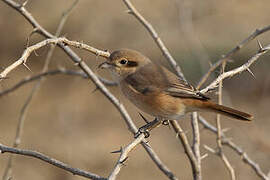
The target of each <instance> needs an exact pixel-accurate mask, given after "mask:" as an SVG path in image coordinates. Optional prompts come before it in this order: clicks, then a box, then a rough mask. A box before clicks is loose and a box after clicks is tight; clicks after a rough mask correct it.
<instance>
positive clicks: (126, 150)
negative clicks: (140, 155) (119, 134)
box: [108, 133, 144, 180]
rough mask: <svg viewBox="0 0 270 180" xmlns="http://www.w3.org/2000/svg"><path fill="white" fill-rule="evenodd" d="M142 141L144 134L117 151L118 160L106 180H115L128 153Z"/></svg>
mask: <svg viewBox="0 0 270 180" xmlns="http://www.w3.org/2000/svg"><path fill="white" fill-rule="evenodd" d="M143 139H144V134H143V133H142V134H140V136H138V137H137V138H136V139H135V140H134V141H132V142H131V143H130V144H128V145H127V146H126V147H124V148H121V149H120V151H118V152H119V153H120V156H119V159H118V161H117V163H116V164H115V167H114V168H113V170H112V172H111V173H110V175H109V177H108V180H115V179H116V176H117V175H118V173H119V172H120V170H121V168H122V167H123V165H124V163H125V161H126V160H127V158H128V156H127V155H128V153H129V152H130V151H132V149H134V148H135V147H136V146H137V145H138V144H140V143H141V142H142V141H143Z"/></svg>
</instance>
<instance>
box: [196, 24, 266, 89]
mask: <svg viewBox="0 0 270 180" xmlns="http://www.w3.org/2000/svg"><path fill="white" fill-rule="evenodd" d="M269 30H270V25H268V26H265V27H263V28H261V29H256V30H255V31H254V32H253V33H252V34H251V35H250V36H248V37H247V38H246V39H244V40H243V41H242V42H240V43H239V44H238V45H237V46H236V47H235V48H233V49H232V50H231V51H229V52H228V53H227V54H226V55H224V56H223V57H222V58H221V59H220V60H218V61H217V62H216V63H215V64H213V65H212V66H211V67H210V69H209V70H208V72H207V73H206V74H205V75H204V76H203V77H202V78H201V80H200V82H199V83H198V85H197V89H200V88H201V87H202V85H203V84H204V83H205V82H206V80H207V79H208V77H209V76H210V74H211V73H212V72H213V71H214V70H215V69H216V68H217V67H218V66H220V65H221V64H222V62H223V61H226V60H227V59H229V58H230V57H231V56H232V55H233V54H235V53H236V52H237V51H239V50H240V49H241V48H243V47H244V46H245V45H247V44H248V43H249V42H250V41H252V40H253V39H255V38H256V37H257V36H259V35H261V34H263V33H265V32H267V31H269Z"/></svg>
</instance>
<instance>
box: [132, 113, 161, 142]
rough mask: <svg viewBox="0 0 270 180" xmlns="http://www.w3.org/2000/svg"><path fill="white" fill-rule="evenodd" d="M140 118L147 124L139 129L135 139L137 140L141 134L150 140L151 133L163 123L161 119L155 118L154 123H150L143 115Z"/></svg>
mask: <svg viewBox="0 0 270 180" xmlns="http://www.w3.org/2000/svg"><path fill="white" fill-rule="evenodd" d="M140 116H141V117H142V118H143V120H144V121H145V122H146V124H145V125H143V126H142V127H140V128H139V130H138V132H136V133H135V135H134V137H135V138H137V137H138V136H139V135H140V134H141V133H144V135H145V138H148V137H149V136H150V131H151V130H152V129H154V128H155V127H158V126H159V125H160V124H161V123H162V121H161V120H160V119H159V118H155V119H154V120H153V121H150V122H149V121H148V120H147V119H146V118H145V117H144V116H143V115H142V114H140Z"/></svg>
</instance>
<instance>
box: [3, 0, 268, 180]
mask: <svg viewBox="0 0 270 180" xmlns="http://www.w3.org/2000/svg"><path fill="white" fill-rule="evenodd" d="M19 2H22V1H19ZM132 2H133V3H134V5H135V7H136V8H137V9H138V10H139V11H140V12H141V13H142V15H143V16H144V17H145V18H146V19H147V20H149V21H150V22H151V23H152V25H153V26H154V28H155V29H156V30H157V32H158V33H159V35H160V37H161V38H162V40H163V41H164V42H165V44H166V46H167V47H168V49H169V50H170V52H171V53H172V55H173V56H174V58H175V59H176V60H177V61H178V63H179V64H180V65H181V67H182V69H183V71H184V74H185V76H186V78H187V79H188V80H189V81H190V82H191V84H193V85H196V83H198V81H199V80H200V78H201V77H202V75H203V74H204V73H205V72H206V71H207V69H208V68H209V66H210V65H209V64H210V63H211V62H212V63H214V62H216V61H217V60H218V59H219V58H220V57H221V56H222V55H223V54H226V53H227V52H229V51H230V50H231V49H232V48H234V47H235V46H236V45H237V44H238V43H239V42H240V41H242V40H243V39H245V38H246V37H248V35H250V34H251V33H252V32H254V31H255V29H256V28H261V27H264V26H267V25H269V24H270V18H269V5H270V2H269V0H260V1H253V0H227V1H215V0H205V1H200V2H197V1H195V0H190V1H186V0H178V1H175V0H174V1H163V0H155V1H150V0H147V1H145V0H144V1H143V0H132ZM72 3H73V1H71V0H69V1H67V0H58V1H53V0H48V1H29V2H28V4H27V6H26V8H27V10H29V11H30V12H31V13H32V15H33V16H34V17H35V18H36V20H37V21H38V22H39V23H40V24H41V25H42V26H43V27H44V28H45V29H47V30H48V31H49V32H51V33H54V32H55V30H56V28H57V26H58V23H59V21H60V19H61V14H62V12H63V11H64V10H66V9H67V8H68V7H70V5H71V4H72ZM126 10H127V8H126V7H125V5H124V3H123V2H122V1H120V0H118V1H110V2H109V1H107V0H98V1H97V0H89V1H83V0H81V1H80V2H79V3H78V5H77V6H76V7H75V8H74V10H73V11H72V13H71V15H70V17H69V19H68V21H67V22H66V24H65V27H64V30H63V31H62V35H63V36H65V37H67V38H68V39H70V40H77V41H83V42H84V43H86V44H89V45H91V46H93V47H96V48H99V49H103V50H105V49H107V50H109V51H112V50H115V49H119V48H123V47H124V48H131V49H136V50H138V51H140V52H142V53H144V54H145V55H147V56H148V57H150V58H151V59H154V60H155V61H158V62H159V63H161V64H164V65H166V66H168V64H167V62H166V60H165V58H164V57H163V56H162V53H161V52H160V50H159V49H158V48H157V46H156V44H155V43H154V41H153V39H152V38H151V37H150V35H149V34H148V32H147V31H146V30H145V28H144V27H143V26H142V25H141V24H140V23H139V22H138V21H137V20H136V19H135V18H134V17H133V16H131V15H129V14H127V13H126ZM0 29H1V33H0V39H1V45H0V59H1V61H0V67H1V68H5V67H7V66H8V65H10V64H11V63H13V62H14V61H15V60H17V59H18V58H19V57H20V55H21V54H22V52H23V50H24V48H25V45H26V39H27V36H28V35H29V34H30V33H31V31H32V27H31V26H30V24H29V23H28V22H27V21H26V20H25V19H24V18H23V17H22V16H21V15H20V14H18V13H17V12H16V11H15V10H14V9H12V8H10V7H9V6H7V5H6V4H5V3H4V2H1V3H0ZM42 39H43V37H40V36H39V35H37V34H35V35H33V36H32V37H31V40H30V43H31V44H33V43H36V42H39V41H41V40H42ZM257 39H258V40H260V42H261V43H262V44H263V45H267V44H269V43H270V33H269V32H268V33H265V34H263V35H261V36H259V37H258V38H257ZM74 50H75V51H76V52H77V53H78V54H79V55H80V56H81V57H82V58H83V59H84V60H85V61H86V62H87V63H88V64H89V66H90V67H91V68H92V69H93V70H95V71H96V72H97V73H98V74H99V75H101V76H103V77H106V78H109V75H108V73H107V72H105V71H103V70H97V66H98V64H99V63H101V62H102V61H104V59H102V58H100V57H98V58H97V57H95V56H94V55H92V54H90V53H88V52H84V51H82V50H79V49H74ZM47 51H48V48H42V49H40V50H38V51H37V52H36V54H37V55H38V56H36V55H34V54H33V55H31V56H30V58H29V59H28V62H27V65H28V66H29V67H30V69H31V71H32V72H29V71H28V70H27V69H26V68H25V67H23V66H20V67H19V68H17V69H16V70H14V71H13V72H12V73H10V74H9V75H8V77H9V78H8V79H6V80H4V81H1V84H0V88H1V91H3V90H5V89H7V88H9V87H11V86H12V85H14V84H15V83H16V82H18V81H19V80H21V79H22V78H24V77H26V76H30V75H34V74H37V73H39V72H40V71H41V68H42V66H43V62H44V60H45V57H46V53H47ZM257 51H258V45H257V42H256V40H254V41H252V42H250V43H249V44H248V45H247V46H245V47H244V48H243V49H242V50H241V51H239V52H238V53H237V54H235V55H234V56H233V57H232V60H233V62H231V63H229V64H228V66H227V68H226V70H230V69H232V68H235V67H237V66H240V65H241V64H243V63H245V62H246V61H247V60H248V59H249V57H251V56H252V55H253V54H255V53H256V52H257ZM58 67H65V68H67V69H77V67H76V66H74V64H73V62H72V61H71V60H70V59H69V58H68V57H67V56H66V55H65V53H64V52H63V51H62V50H61V49H58V48H57V49H56V51H55V53H54V55H53V57H52V62H51V64H50V67H49V68H50V69H56V68H58ZM269 67H270V61H269V54H266V55H264V56H263V57H261V58H260V59H259V60H258V61H257V62H256V63H254V65H252V67H251V70H252V72H253V73H254V74H255V78H254V77H253V76H252V75H251V74H249V73H248V72H243V73H241V74H240V75H237V76H235V77H232V78H230V79H227V80H225V81H224V96H223V99H224V104H225V105H228V106H231V107H234V108H237V109H239V110H242V111H246V112H249V113H251V114H253V115H254V117H255V119H254V121H253V122H251V123H245V122H239V121H235V120H231V119H227V118H225V117H222V127H223V128H230V131H228V132H227V136H228V137H231V138H233V140H234V142H235V143H237V144H238V145H239V146H240V147H242V148H243V149H244V150H245V151H246V153H248V154H249V156H250V158H252V159H253V160H254V161H255V162H257V163H258V164H259V165H260V166H261V168H262V170H263V171H264V172H265V173H266V174H267V173H268V172H269V170H270V153H269V152H270V140H269V136H270V133H269V132H270V131H269V128H270V116H269V106H270V75H269ZM218 72H219V70H218V69H217V71H216V72H215V73H213V77H215V76H217V75H218ZM213 77H212V79H213ZM210 80H211V79H210ZM210 80H209V81H208V82H207V83H209V82H211V81H210ZM33 85H34V83H30V84H27V85H25V86H23V87H22V88H20V89H18V90H16V91H15V92H13V93H11V94H9V95H7V96H4V97H1V103H0V143H1V144H4V145H9V146H12V144H13V141H14V137H15V132H16V126H17V123H18V118H19V114H20V111H21V108H22V106H23V104H24V102H25V100H26V98H27V96H28V95H29V93H30V91H31V89H32V87H33ZM94 89H95V86H94V85H93V83H92V82H91V81H90V80H86V79H82V78H80V77H71V76H64V75H57V76H53V77H48V78H46V80H45V81H44V82H43V83H42V85H41V89H40V90H39V91H38V93H37V95H36V96H35V97H34V99H33V101H32V102H31V104H30V107H29V111H28V113H27V116H26V119H25V124H24V130H23V134H22V142H21V145H20V147H21V148H25V149H31V150H37V151H39V152H42V153H44V154H46V155H48V156H51V157H53V158H55V159H58V160H61V161H63V162H65V163H67V164H70V165H71V166H72V167H77V168H81V169H84V170H89V171H90V172H94V173H96V174H98V175H101V176H107V175H108V174H109V172H110V171H111V169H112V168H113V167H114V164H115V162H116V161H117V159H118V154H111V153H110V152H111V151H115V150H118V149H119V148H120V147H121V146H124V145H126V144H128V143H129V142H131V141H132V140H133V136H132V134H131V133H130V132H129V131H128V129H127V126H126V124H125V122H124V121H123V119H122V117H121V115H120V114H119V113H118V111H117V110H116V109H115V108H114V107H113V106H112V104H111V103H110V102H109V101H108V100H107V99H106V98H105V97H104V96H103V95H102V94H101V93H100V92H98V91H95V92H93V90H94ZM109 89H110V90H111V92H112V93H113V94H114V95H116V96H117V97H118V98H119V99H120V100H121V101H122V102H123V103H124V105H125V106H126V108H127V110H128V112H129V113H130V115H131V117H132V118H133V119H134V121H135V122H136V124H137V126H142V125H143V124H144V122H143V120H142V119H141V118H140V117H139V115H138V109H136V108H135V107H134V106H133V105H132V104H131V103H130V102H128V101H127V100H125V98H124V97H122V96H121V95H120V93H119V90H118V88H117V87H109ZM209 96H211V97H213V99H216V94H215V92H213V93H210V94H209ZM204 116H205V117H207V119H208V120H209V122H211V123H212V124H214V123H215V115H214V114H211V113H210V114H209V113H208V114H204ZM146 117H149V116H146ZM149 118H151V117H149ZM179 122H180V124H181V125H182V126H183V128H184V129H185V131H186V132H187V135H188V137H189V138H190V140H191V127H190V118H189V116H187V117H186V118H184V119H181V120H180V121H179ZM215 140H216V137H215V136H214V135H213V134H212V133H211V132H209V131H208V130H205V129H203V128H202V127H201V144H202V145H204V144H206V145H208V146H210V147H212V148H215V147H216V143H215ZM149 141H150V143H151V145H152V147H153V148H154V150H155V151H156V152H157V154H158V155H159V157H160V158H161V159H162V161H163V162H164V163H165V164H166V165H167V166H168V167H169V168H170V169H171V170H172V171H173V172H174V173H175V174H176V175H177V177H179V179H192V174H191V169H190V165H189V162H188V159H187V157H186V155H185V153H184V150H183V148H182V146H181V144H180V143H179V142H178V140H177V139H176V138H175V134H174V132H173V130H171V129H169V128H168V127H160V128H157V129H155V130H154V131H153V132H152V133H151V136H150V138H149ZM224 150H225V151H224V152H225V154H226V155H227V157H228V158H229V160H230V162H231V164H232V165H233V167H234V168H235V172H236V177H237V179H245V180H255V179H259V178H258V177H257V176H256V174H255V173H254V171H253V170H252V169H251V168H250V167H249V166H247V165H246V164H244V163H243V161H242V160H241V157H239V156H238V155H236V154H235V152H233V151H232V150H230V149H228V148H227V147H225V148H224ZM201 152H202V154H205V153H209V152H207V151H206V150H205V149H204V148H203V147H201ZM7 160H8V154H2V155H1V156H0V175H1V176H2V175H3V173H4V169H5V167H6V164H7ZM125 164H126V165H127V166H124V167H123V169H122V170H121V172H120V174H119V177H118V179H129V180H135V179H155V180H161V179H166V178H167V177H166V176H165V175H164V174H162V173H161V172H160V171H159V170H158V168H157V167H156V166H155V164H154V163H153V162H152V161H151V159H150V158H149V156H148V155H147V153H146V152H145V151H144V149H143V148H142V147H141V146H138V147H137V148H136V149H135V150H134V151H132V152H131V153H130V154H129V159H128V161H127V162H126V163H125ZM202 172H203V177H204V179H224V180H225V179H229V174H228V172H227V170H226V169H225V167H224V165H223V163H222V161H221V160H220V159H219V158H218V157H217V156H215V155H213V154H211V153H209V156H208V157H207V158H205V159H204V160H203V161H202ZM12 175H13V178H14V179H21V180H23V179H38V180H45V179H70V180H71V179H83V178H81V177H78V176H73V175H71V174H70V173H67V172H66V171H63V170H61V169H58V168H55V167H53V166H51V165H48V164H46V163H44V162H41V161H39V160H36V159H32V158H29V157H24V156H15V159H14V165H13V174H12Z"/></svg>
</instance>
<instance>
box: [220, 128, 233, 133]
mask: <svg viewBox="0 0 270 180" xmlns="http://www.w3.org/2000/svg"><path fill="white" fill-rule="evenodd" d="M230 130H231V128H224V129H222V132H223V133H226V132H228V131H230Z"/></svg>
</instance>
